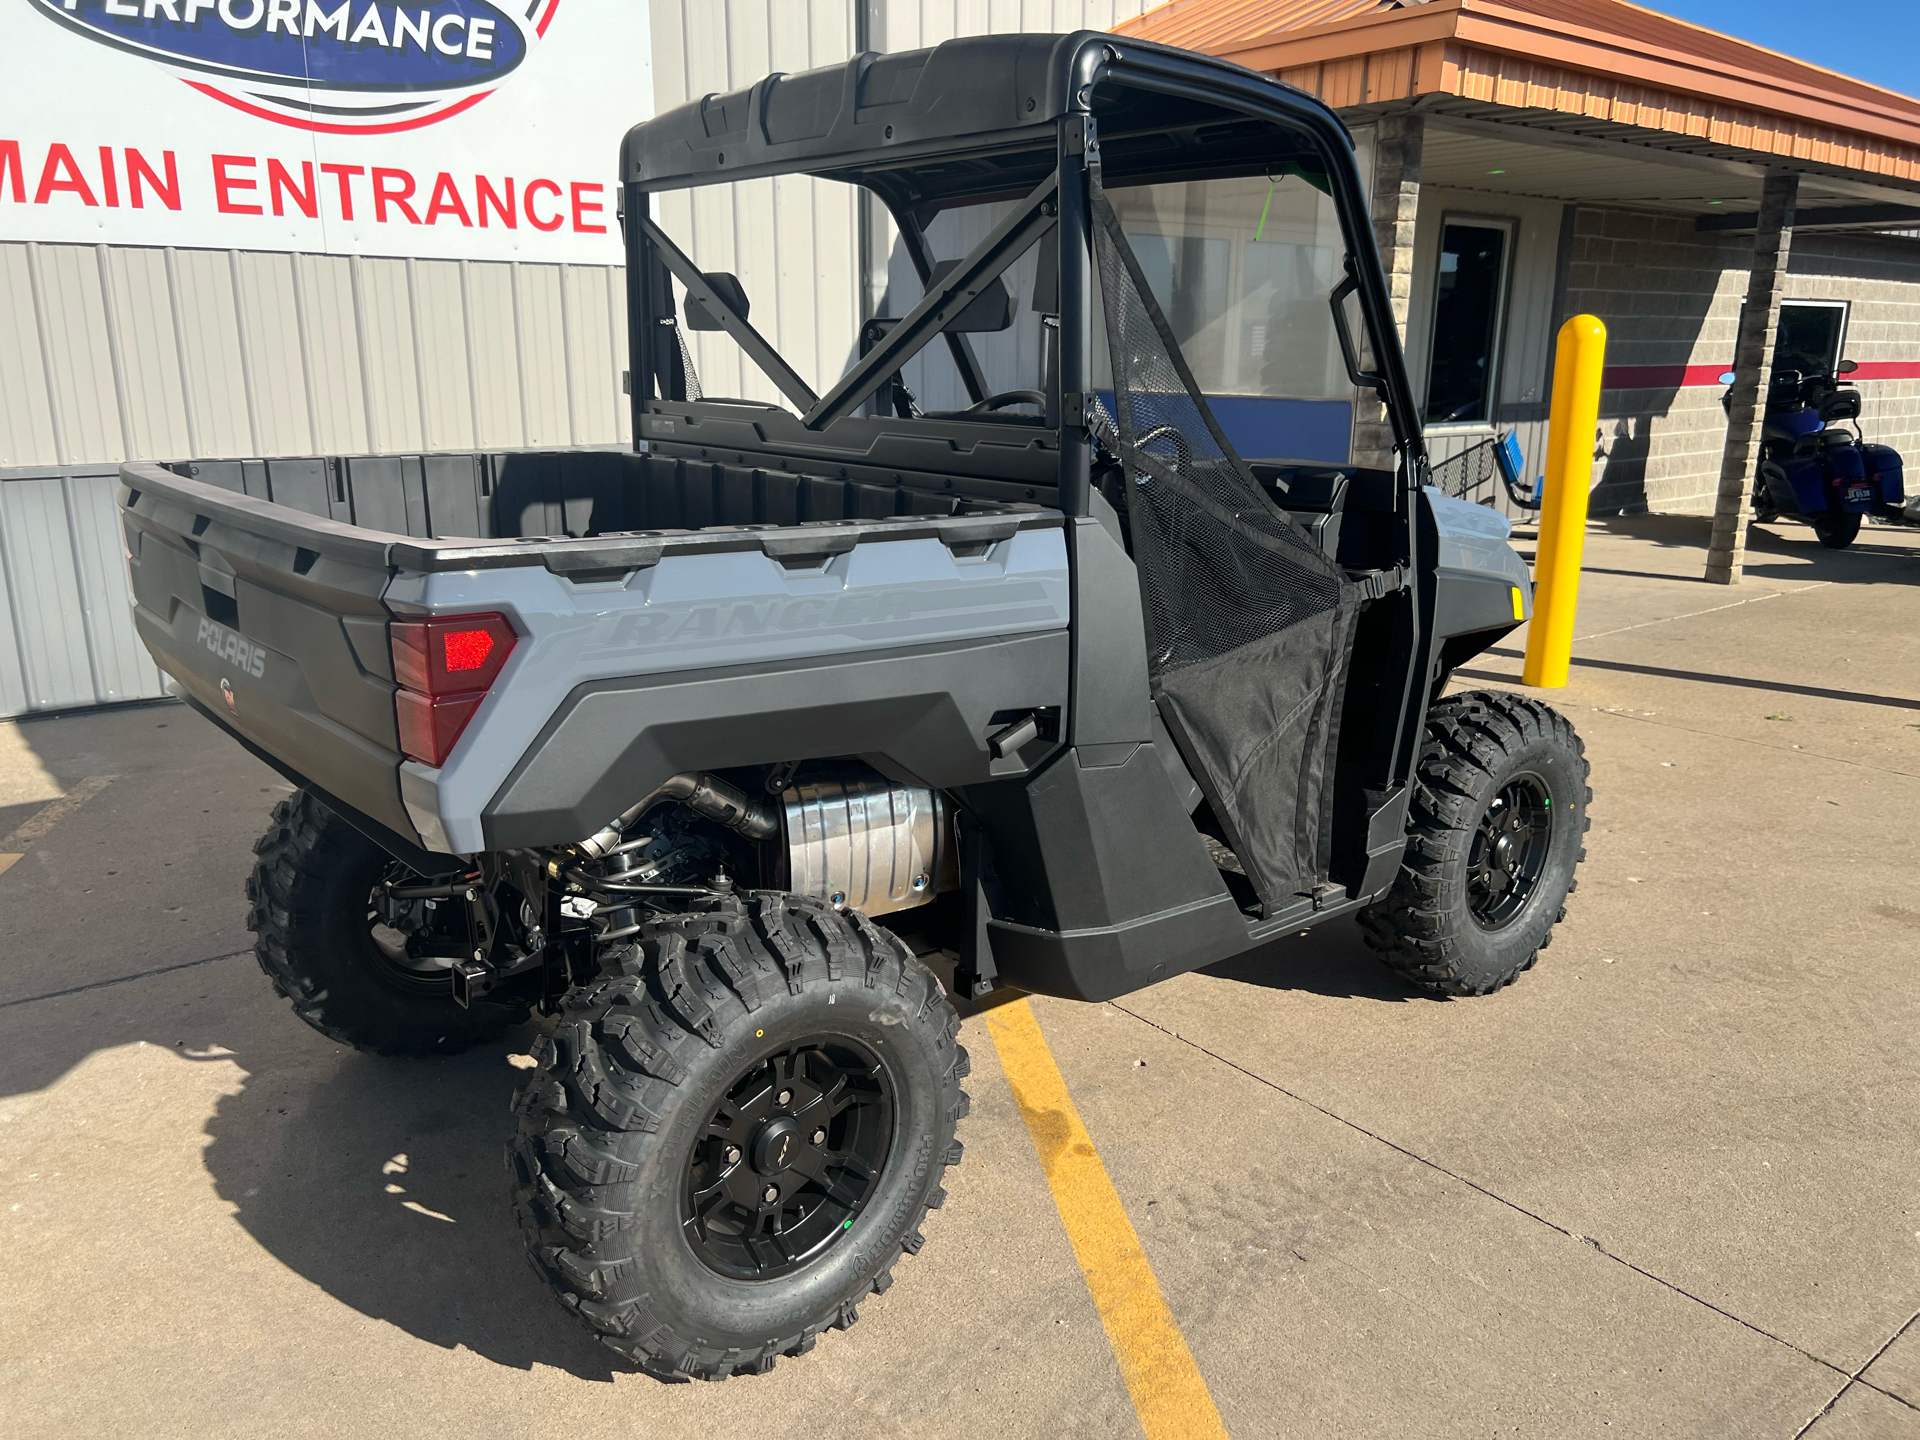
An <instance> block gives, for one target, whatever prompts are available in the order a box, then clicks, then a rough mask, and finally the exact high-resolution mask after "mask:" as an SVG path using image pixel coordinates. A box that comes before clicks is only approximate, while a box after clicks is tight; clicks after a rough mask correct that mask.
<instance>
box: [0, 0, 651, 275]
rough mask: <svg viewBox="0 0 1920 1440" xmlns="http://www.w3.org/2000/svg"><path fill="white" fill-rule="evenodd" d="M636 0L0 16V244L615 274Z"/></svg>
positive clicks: (187, 4)
mask: <svg viewBox="0 0 1920 1440" xmlns="http://www.w3.org/2000/svg"><path fill="white" fill-rule="evenodd" d="M648 11H649V5H648V4H647V0H599V3H597V4H592V5H589V4H588V3H587V0H571V3H569V4H567V5H566V6H565V8H562V3H561V0H397V3H395V0H0V55H4V56H6V57H7V63H6V73H7V84H6V85H5V86H3V87H0V240H40V241H48V242H61V241H68V242H76V243H86V244H98V243H102V242H105V243H109V244H133V245H174V246H189V247H206V248H216V249H229V248H230V249H239V250H314V251H325V252H332V253H354V254H374V255H406V256H418V257H421V258H434V257H444V258H449V259H453V258H460V259H526V260H544V261H552V262H563V263H598V264H610V263H618V260H619V254H620V251H619V243H618V235H617V230H616V227H615V226H614V223H613V211H614V192H615V190H616V188H617V187H616V178H615V174H614V171H615V166H616V157H617V155H618V151H619V145H620V138H621V136H622V135H623V134H624V133H625V132H626V130H627V129H628V128H629V127H630V126H632V125H634V124H635V123H637V122H639V121H641V120H644V119H647V118H648V117H649V115H650V114H651V113H652V105H651V100H650V97H651V93H652V83H651V69H650V64H649V61H650V55H649V49H650V46H649V30H650V25H649V18H648Z"/></svg>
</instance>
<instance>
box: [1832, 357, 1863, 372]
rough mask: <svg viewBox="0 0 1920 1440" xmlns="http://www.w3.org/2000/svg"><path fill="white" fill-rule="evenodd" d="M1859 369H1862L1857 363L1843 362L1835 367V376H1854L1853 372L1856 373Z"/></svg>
mask: <svg viewBox="0 0 1920 1440" xmlns="http://www.w3.org/2000/svg"><path fill="white" fill-rule="evenodd" d="M1859 368H1860V366H1859V364H1858V363H1857V362H1856V361H1852V360H1842V361H1841V362H1840V363H1839V365H1838V366H1836V367H1835V369H1834V374H1836V375H1851V374H1853V372H1854V371H1856V370H1858V369H1859Z"/></svg>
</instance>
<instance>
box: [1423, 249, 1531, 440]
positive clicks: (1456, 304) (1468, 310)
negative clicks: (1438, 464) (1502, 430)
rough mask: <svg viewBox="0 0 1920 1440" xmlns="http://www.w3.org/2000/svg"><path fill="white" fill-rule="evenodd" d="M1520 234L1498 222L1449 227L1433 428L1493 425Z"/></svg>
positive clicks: (1437, 322)
mask: <svg viewBox="0 0 1920 1440" xmlns="http://www.w3.org/2000/svg"><path fill="white" fill-rule="evenodd" d="M1512 233H1513V227H1512V226H1511V225H1510V224H1508V223H1506V222H1504V221H1497V220H1474V221H1465V220H1450V221H1448V222H1447V223H1446V224H1445V225H1444V226H1442V227H1441V232H1440V271H1439V274H1438V275H1437V276H1436V277H1435V281H1434V287H1433V344H1432V350H1431V354H1432V357H1433V358H1432V360H1431V361H1430V362H1429V365H1428V369H1427V423H1428V424H1429V425H1485V424H1488V423H1490V422H1491V421H1492V419H1493V407H1494V402H1495V395H1496V393H1497V392H1496V390H1495V387H1496V385H1497V384H1498V383H1499V374H1498V372H1499V369H1500V361H1499V356H1500V329H1501V318H1502V314H1503V312H1504V311H1505V309H1506V288H1507V252H1508V250H1509V249H1510V248H1511V243H1510V242H1511V240H1512Z"/></svg>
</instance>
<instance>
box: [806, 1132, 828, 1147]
mask: <svg viewBox="0 0 1920 1440" xmlns="http://www.w3.org/2000/svg"><path fill="white" fill-rule="evenodd" d="M809 1138H811V1139H812V1141H813V1143H814V1144H816V1145H824V1144H826V1143H827V1132H826V1130H825V1129H824V1128H822V1129H819V1130H816V1131H814V1132H813V1134H812V1136H811V1137H809Z"/></svg>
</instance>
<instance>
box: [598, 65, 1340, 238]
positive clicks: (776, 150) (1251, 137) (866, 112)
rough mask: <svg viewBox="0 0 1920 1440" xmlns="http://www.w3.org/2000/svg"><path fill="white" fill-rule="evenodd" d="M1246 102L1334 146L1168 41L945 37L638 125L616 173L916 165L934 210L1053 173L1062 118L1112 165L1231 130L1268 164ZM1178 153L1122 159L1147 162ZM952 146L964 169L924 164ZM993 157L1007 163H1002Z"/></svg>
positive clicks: (1282, 94) (1254, 76) (1293, 104)
mask: <svg viewBox="0 0 1920 1440" xmlns="http://www.w3.org/2000/svg"><path fill="white" fill-rule="evenodd" d="M1248 100H1254V101H1255V102H1256V104H1257V108H1258V109H1260V110H1263V111H1266V112H1267V113H1269V114H1271V113H1273V111H1274V110H1275V109H1276V108H1281V109H1285V110H1288V111H1293V112H1295V114H1296V116H1297V118H1299V119H1301V120H1304V121H1307V122H1308V123H1309V125H1310V126H1311V128H1313V129H1315V130H1318V131H1320V132H1321V134H1322V135H1323V136H1324V135H1326V134H1328V133H1332V134H1337V135H1340V136H1341V137H1342V138H1343V139H1344V138H1345V132H1344V129H1343V127H1342V126H1341V125H1340V122H1339V121H1338V119H1337V118H1335V116H1334V115H1333V112H1332V111H1330V110H1328V109H1327V108H1326V107H1325V106H1324V105H1323V104H1321V102H1320V101H1318V100H1316V99H1314V98H1313V97H1312V96H1309V95H1307V94H1305V93H1303V92H1301V91H1298V90H1295V89H1293V88H1291V87H1289V86H1284V85H1281V84H1279V83H1278V82H1276V81H1274V80H1271V79H1269V78H1267V77H1266V76H1264V75H1260V74H1258V73H1256V72H1254V71H1251V70H1247V69H1244V68H1242V67H1241V66H1238V65H1233V64H1229V63H1228V62H1226V61H1223V60H1216V59H1213V58H1212V57H1210V56H1205V55H1197V54H1194V53H1193V52H1191V51H1186V50H1177V49H1174V48H1172V47H1171V46H1166V45H1154V44H1150V43H1148V42H1145V41H1139V40H1130V39H1127V38H1126V37H1124V36H1119V35H1110V34H1106V33H1104V32H1102V31H1097V30H1080V31H1076V32H1074V33H1073V34H1071V35H984V36H977V37H970V38H967V39H961V40H949V41H947V42H946V43H945V44H944V45H936V46H934V47H933V48H932V49H929V50H912V51H907V52H904V53H901V54H895V55H877V54H874V53H872V52H868V53H865V54H861V55H856V56H855V57H854V58H853V59H852V60H850V61H848V62H847V63H846V64H844V65H834V66H829V67H827V68H824V69H820V70H809V71H806V72H804V73H802V74H798V75H778V74H776V75H769V76H767V77H766V78H765V79H763V80H760V81H757V82H756V83H754V84H752V85H750V86H748V87H746V88H745V89H743V90H735V91H731V92H729V93H727V94H724V95H708V96H706V97H704V98H703V99H700V100H694V101H690V102H688V103H687V104H685V105H680V106H677V107H675V108H674V109H672V110H669V111H667V112H666V113H665V114H663V115H659V116H657V117H655V118H654V119H652V120H648V121H644V122H642V123H641V124H639V125H636V126H634V127H633V128H632V129H631V130H629V131H628V132H627V137H626V141H625V143H624V144H623V145H622V147H621V174H622V176H623V178H624V179H625V180H627V181H628V182H630V183H637V184H640V185H643V186H645V187H646V188H647V189H649V190H668V189H680V188H684V187H686V186H691V185H700V184H711V183H713V182H715V181H717V180H733V179H744V178H748V177H750V176H757V175H768V174H794V173H800V174H812V175H825V176H833V177H835V178H838V179H843V180H851V181H859V182H863V183H874V181H875V179H876V177H878V176H879V175H880V174H881V173H882V172H887V171H899V170H903V169H908V168H911V169H912V170H913V171H914V172H915V173H914V183H913V185H912V186H911V187H910V188H911V189H913V190H914V191H915V192H917V193H916V195H915V198H916V199H917V200H919V201H921V202H923V203H926V202H930V203H933V204H938V203H940V202H941V201H942V200H945V199H951V198H957V197H959V196H961V195H963V194H964V195H980V194H985V193H988V192H992V191H996V190H1004V189H1007V188H1009V187H1016V186H1019V185H1021V184H1022V182H1023V181H1026V183H1031V181H1030V180H1027V178H1026V176H1025V174H1024V172H1025V171H1026V170H1028V169H1031V168H1033V166H1034V165H1035V164H1041V165H1044V167H1045V168H1048V169H1050V168H1051V158H1050V157H1051V155H1052V153H1053V148H1054V145H1055V135H1056V133H1057V132H1056V128H1055V122H1056V121H1057V120H1058V119H1059V118H1060V117H1061V116H1063V115H1066V114H1069V113H1073V112H1081V113H1091V114H1093V115H1094V116H1095V117H1096V118H1097V119H1098V120H1099V122H1100V127H1101V138H1102V145H1103V148H1104V149H1105V150H1106V152H1107V161H1108V164H1109V166H1110V167H1111V166H1113V164H1114V163H1115V161H1116V160H1122V158H1123V157H1122V155H1121V154H1119V153H1116V150H1115V145H1114V142H1115V141H1118V140H1123V139H1124V137H1126V136H1129V135H1132V136H1135V137H1137V138H1138V139H1140V140H1143V141H1150V137H1159V136H1165V135H1169V134H1171V133H1174V132H1181V131H1184V132H1185V134H1186V137H1187V139H1186V144H1187V145H1188V146H1190V147H1191V146H1195V145H1198V146H1200V147H1202V148H1204V151H1205V153H1206V155H1207V156H1208V157H1209V158H1210V159H1213V160H1221V159H1224V158H1226V157H1228V156H1229V155H1230V154H1231V152H1232V151H1233V150H1234V148H1235V146H1234V143H1233V142H1234V140H1235V139H1236V133H1238V136H1239V138H1243V139H1245V141H1246V142H1247V146H1248V153H1249V154H1252V153H1254V152H1255V151H1256V150H1257V151H1258V153H1259V154H1261V155H1266V156H1271V154H1272V145H1273V138H1272V137H1273V131H1272V129H1271V127H1270V126H1269V125H1267V124H1266V123H1264V122H1261V121H1248V120H1246V119H1245V118H1243V117H1244V116H1245V114H1246V110H1245V108H1244V107H1245V105H1246V102H1247V101H1248ZM1236 102H1238V103H1236ZM1209 121H1213V122H1216V123H1217V125H1218V126H1219V127H1221V131H1220V133H1216V134H1211V135H1202V136H1199V137H1196V136H1195V134H1194V132H1195V130H1196V127H1198V128H1201V129H1204V128H1205V127H1206V126H1207V124H1208V122H1209ZM1256 132H1257V134H1256ZM1349 143H1350V142H1349ZM1176 145H1177V142H1173V141H1168V142H1166V143H1165V144H1162V145H1160V146H1158V147H1155V146H1154V145H1153V144H1152V143H1148V144H1146V145H1145V146H1142V145H1138V144H1136V145H1135V146H1133V147H1132V149H1133V150H1134V151H1135V152H1136V154H1137V155H1139V156H1140V157H1141V158H1144V154H1145V152H1147V151H1151V150H1153V149H1155V148H1159V149H1163V150H1164V149H1167V148H1168V147H1169V146H1176ZM949 152H963V153H964V155H965V157H966V159H965V160H963V161H962V162H960V163H958V164H956V165H954V166H951V167H942V166H939V165H934V166H932V167H929V166H928V164H927V162H928V161H930V160H932V159H934V158H935V157H937V156H939V155H941V154H942V153H949ZM1022 152H1030V153H1029V154H1027V155H1023V153H1022ZM1041 152H1044V154H1045V156H1046V157H1048V158H1046V159H1044V160H1042V158H1041ZM996 153H998V154H1000V155H1003V156H1005V157H1006V159H1005V162H1004V164H1003V165H1001V166H998V167H996V165H995V163H994V160H993V156H994V155H995V154H996ZM1191 158H1193V157H1191V156H1188V157H1182V160H1181V162H1180V163H1176V162H1175V158H1174V157H1173V156H1171V155H1170V156H1167V157H1166V162H1167V163H1166V164H1165V168H1166V169H1168V170H1169V171H1173V170H1184V169H1186V168H1187V165H1186V163H1185V161H1188V160H1191ZM880 184H881V187H882V188H889V187H887V184H886V182H885V181H881V182H880Z"/></svg>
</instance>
